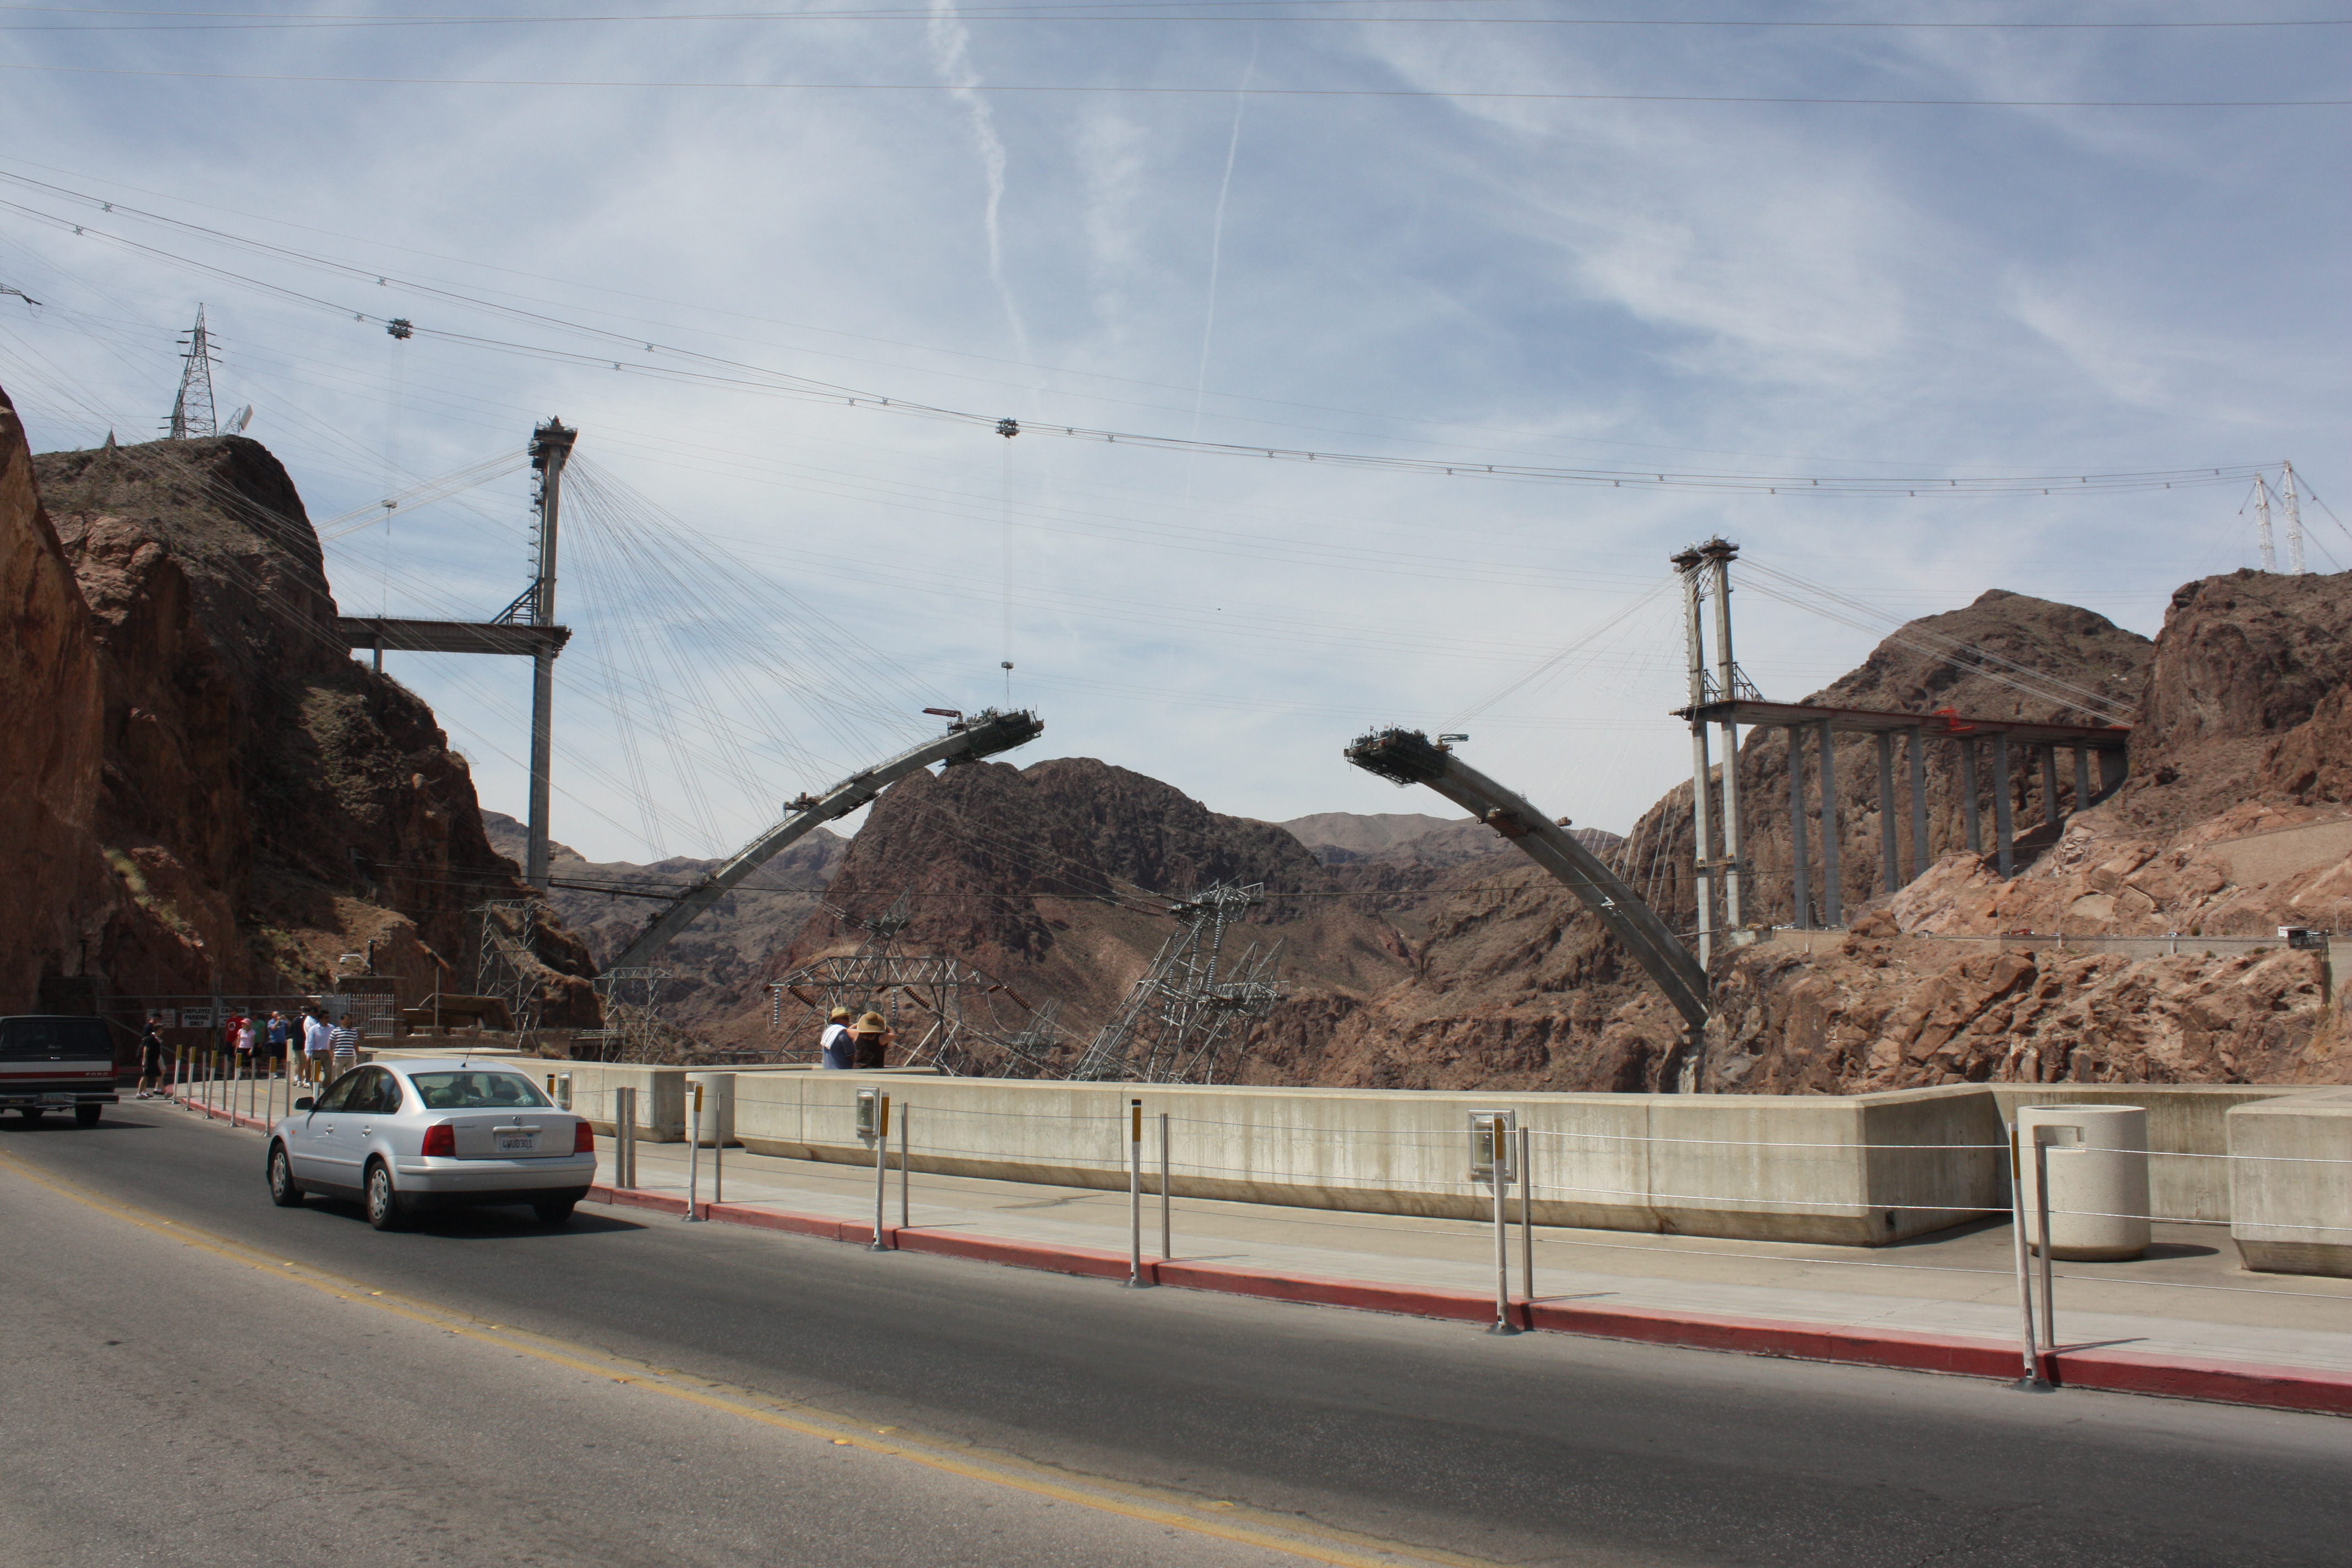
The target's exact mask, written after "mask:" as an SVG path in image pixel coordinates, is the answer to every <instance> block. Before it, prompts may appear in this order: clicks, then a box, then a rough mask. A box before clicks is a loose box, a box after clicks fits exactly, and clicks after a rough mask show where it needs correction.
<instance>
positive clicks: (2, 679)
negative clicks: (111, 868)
mask: <svg viewBox="0 0 2352 1568" xmlns="http://www.w3.org/2000/svg"><path fill="white" fill-rule="evenodd" d="M0 603H5V606H6V611H7V638H6V641H5V644H0V707H5V711H6V712H7V714H8V743H7V744H6V745H5V746H0V801H5V802H6V805H5V809H0V883H5V886H6V887H7V889H8V894H9V906H10V908H9V914H8V918H7V919H6V920H5V921H0V1012H10V1013H14V1012H21V1011H24V1010H26V1009H27V1008H30V1007H32V1006H33V1005H36V1002H37V994H38V991H39V983H40V980H41V977H42V976H43V975H45V974H50V975H66V974H74V973H79V964H80V963H81V950H82V944H83V942H85V941H86V940H88V939H89V938H90V937H93V936H96V935H98V934H99V931H100V927H101V926H102V922H103V920H104V918H105V914H106V912H107V910H108V906H110V905H111V904H112V903H113V902H114V901H115V900H113V899H112V897H111V896H110V890H109V889H108V888H107V878H106V876H105V874H104V870H103V865H104V862H103V861H102V859H101V858H100V851H99V839H98V835H97V825H96V821H95V818H96V815H97V808H98V781H99V768H100V761H101V750H102V742H101V734H102V729H101V726H102V721H103V717H104V713H103V708H102V705H101V702H100V689H99V671H98V640H97V635H96V631H95V629H94V628H93V626H91V623H90V616H89V608H88V606H86V605H84V604H83V603H82V598H81V593H80V590H79V588H77V587H76V586H75V584H74V574H73V566H72V564H71V563H69V562H68V560H67V559H66V552H65V546H64V544H63V543H62V542H60V541H59V540H58V535H57V531H56V529H54V528H53V527H51V526H50V522H49V519H48V516H47V513H46V512H45V511H44V510H42V507H41V498H40V489H39V486H38V483H37V480H36V479H35V478H34V473H33V458H32V454H31V452H30V451H29V450H28V449H27V447H26V442H25V431H24V426H22V425H20V424H19V423H18V422H17V419H16V407H15V405H12V404H11V403H10V402H9V401H8V397H7V395H6V393H5V392H0Z"/></svg>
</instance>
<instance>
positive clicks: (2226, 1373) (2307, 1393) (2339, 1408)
mask: <svg viewBox="0 0 2352 1568" xmlns="http://www.w3.org/2000/svg"><path fill="white" fill-rule="evenodd" d="M2053 1359H2054V1360H2055V1362H2056V1367H2055V1369H2054V1370H2055V1371H2056V1373H2057V1381H2058V1382H2059V1383H2061V1384H2064V1385H2065V1386H2066V1387H2068V1388H2098V1389H2105V1390H2106V1391H2107V1392H2109V1393H2113V1394H2164V1395H2167V1396H2169V1397H2171V1398H2174V1399H2201V1400H2205V1401H2207V1402H2208V1403H2210V1404H2217V1405H2270V1406H2272V1407H2273V1408H2274V1409H2280V1410H2308V1411H2312V1412H2314V1413H2315V1414H2319V1415H2352V1373H2331V1372H2312V1371H2307V1370H2305V1369H2304V1368H2302V1367H2284V1366H2255V1365H2249V1364H2244V1363H2235V1362H2179V1361H2161V1360H2158V1358H2157V1357H2155V1356H2152V1355H2137V1354H2134V1353H2133V1352H2129V1351H2108V1350H2099V1351H2074V1352H2066V1351H2061V1352H2058V1354H2057V1355H2056V1357H2054V1358H2053Z"/></svg>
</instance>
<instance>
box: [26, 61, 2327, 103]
mask: <svg viewBox="0 0 2352 1568" xmlns="http://www.w3.org/2000/svg"><path fill="white" fill-rule="evenodd" d="M0 70H12V71H35V72H47V73H51V74H55V75H59V76H119V77H146V78H163V79H175V80H182V81H266V82H287V83H307V84H312V85H316V86H321V87H497V88H589V89H624V90H628V91H637V92H678V91H693V92H894V93H895V92H910V93H940V92H947V93H955V92H992V93H1005V92H1017V93H1031V94H1037V93H1043V94H1050V95H1055V96H1062V95H1078V96H1084V95H1087V94H1097V93H1103V94H1129V95H1140V96H1147V97H1172V98H1217V99H1230V98H1233V97H1235V96H1237V95H1238V96H1243V97H1248V98H1308V99H1313V98H1373V99H1440V100H1443V99H1472V100H1479V101H1481V102H1496V101H1508V102H1541V103H1757V104H1825V105H1850V106H1853V107H1857V108H1865V109H1894V108H1914V109H2334V108H2340V107H2343V106H2345V105H2347V104H2352V98H1828V97H1814V96H1806V95H1798V94H1790V93H1728V92H1496V91H1491V90H1487V89H1475V88H1416V87H1244V88H1235V87H1231V86H1223V87H1151V86H1145V85H1142V84H1139V83H1132V82H1095V83H1084V84H1078V83H1068V82H1051V83H1047V82H987V83H984V84H982V86H979V87H958V86H955V85H953V84H951V83H948V82H937V81H625V80H619V79H603V78H572V79H567V78H556V77H426V76H330V75H324V74H310V73H303V72H290V71H289V72H267V71H200V70H160V69H152V68H143V67H131V66H61V65H33V64H26V63H24V62H21V61H0Z"/></svg>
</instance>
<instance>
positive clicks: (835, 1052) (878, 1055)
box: [816, 1007, 897, 1071]
mask: <svg viewBox="0 0 2352 1568" xmlns="http://www.w3.org/2000/svg"><path fill="white" fill-rule="evenodd" d="M895 1038H897V1036H895V1035H893V1034H892V1033H891V1031H890V1026H889V1025H887V1024H886V1023H884V1022H883V1021H882V1015H881V1014H879V1013H868V1014H866V1016H864V1017H862V1018H859V1019H858V1020H857V1021H856V1023H854V1024H853V1023H852V1022H851V1021H850V1013H849V1009H848V1008H846V1007H835V1009H834V1010H833V1011H832V1013H831V1014H829V1015H828V1016H826V1019H825V1026H824V1033H822V1034H820V1035H819V1036H817V1040H816V1043H817V1052H818V1060H817V1065H818V1066H819V1067H823V1068H836V1069H839V1070H843V1071H846V1070H848V1069H849V1068H878V1067H881V1066H883V1065H884V1061H883V1058H885V1056H887V1053H888V1051H889V1048H890V1042H891V1041H892V1040H893V1039H895Z"/></svg>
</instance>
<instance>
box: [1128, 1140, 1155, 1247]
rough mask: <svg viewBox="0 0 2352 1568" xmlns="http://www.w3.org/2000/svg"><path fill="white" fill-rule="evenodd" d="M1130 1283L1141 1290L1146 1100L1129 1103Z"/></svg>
mask: <svg viewBox="0 0 2352 1568" xmlns="http://www.w3.org/2000/svg"><path fill="white" fill-rule="evenodd" d="M1127 1283H1128V1288H1129V1289H1142V1288H1143V1287H1145V1286H1147V1285H1150V1284H1151V1283H1152V1281H1150V1280H1149V1279H1145V1278H1144V1277H1143V1101H1141V1100H1129V1101H1128V1102H1127Z"/></svg>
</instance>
